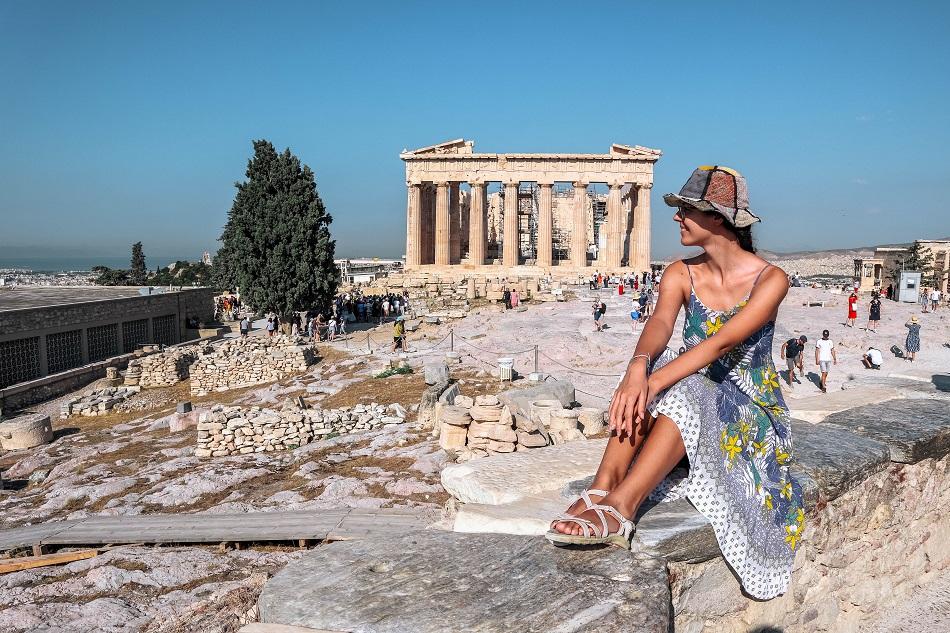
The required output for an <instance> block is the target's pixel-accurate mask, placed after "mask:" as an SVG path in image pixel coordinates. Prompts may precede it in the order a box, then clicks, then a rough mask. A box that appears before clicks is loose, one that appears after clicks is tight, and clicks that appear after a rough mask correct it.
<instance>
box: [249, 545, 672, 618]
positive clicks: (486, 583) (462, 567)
mask: <svg viewBox="0 0 950 633" xmlns="http://www.w3.org/2000/svg"><path fill="white" fill-rule="evenodd" d="M258 606H259V608H260V619H261V622H264V623H276V624H287V625H297V626H307V627H312V628H316V629H330V630H339V631H349V632H351V633H404V632H406V631H413V632H415V633H430V632H432V633H434V632H437V631H438V632H442V631H472V632H488V631H493V632H494V631H519V632H521V631H523V632H533V631H537V632H541V631H598V632H600V633H611V632H616V633H620V632H625V633H626V632H629V631H637V632H643V633H652V632H655V633H667V631H669V626H670V617H671V616H670V591H669V584H668V576H667V570H666V563H665V562H664V561H662V560H659V559H657V558H653V557H651V556H647V555H644V554H637V553H633V552H630V551H626V550H621V549H619V548H611V547H606V548H598V549H571V548H558V547H554V546H553V545H551V544H550V543H548V542H547V541H546V540H545V539H543V538H540V537H528V536H508V535H497V534H458V533H454V532H438V531H422V532H413V533H407V534H403V535H401V536H399V537H397V538H393V539H390V538H387V539H383V540H379V541H372V540H354V541H341V542H337V543H332V544H330V545H327V546H323V547H320V548H318V549H315V550H312V551H311V552H309V553H307V554H305V555H304V556H303V557H301V558H300V559H298V560H297V561H294V562H292V563H290V564H289V565H288V566H287V567H286V568H284V569H283V570H282V571H280V572H279V573H278V574H277V575H276V576H274V578H272V579H271V580H270V581H268V583H267V584H266V585H265V586H264V589H263V591H262V593H261V596H260V599H259V600H258Z"/></svg>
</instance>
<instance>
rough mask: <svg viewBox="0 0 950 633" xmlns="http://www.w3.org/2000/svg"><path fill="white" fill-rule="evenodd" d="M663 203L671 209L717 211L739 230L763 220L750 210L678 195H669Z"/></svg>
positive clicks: (664, 198) (665, 196) (664, 197)
mask: <svg viewBox="0 0 950 633" xmlns="http://www.w3.org/2000/svg"><path fill="white" fill-rule="evenodd" d="M663 202H665V203H666V204H667V205H668V206H671V207H692V208H694V209H698V210H700V211H715V212H716V213H719V214H720V215H722V217H724V218H726V219H727V220H729V222H731V223H732V224H733V226H736V227H738V228H744V227H747V226H752V225H753V224H755V223H756V222H761V221H762V218H760V217H759V216H757V215H756V214H754V213H752V212H751V211H749V210H748V209H732V208H730V207H726V206H723V205H721V204H716V203H715V202H710V201H709V200H702V199H700V198H687V197H686V196H681V195H679V194H676V193H668V194H666V195H664V196H663Z"/></svg>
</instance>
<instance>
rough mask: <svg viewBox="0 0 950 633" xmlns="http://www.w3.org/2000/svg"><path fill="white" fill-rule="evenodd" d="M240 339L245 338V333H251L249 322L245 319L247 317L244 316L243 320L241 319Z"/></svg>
mask: <svg viewBox="0 0 950 633" xmlns="http://www.w3.org/2000/svg"><path fill="white" fill-rule="evenodd" d="M240 327H241V337H242V338H243V337H245V336H247V333H248V332H250V331H251V320H250V319H249V318H247V315H246V314H245V315H244V318H243V319H241V326H240Z"/></svg>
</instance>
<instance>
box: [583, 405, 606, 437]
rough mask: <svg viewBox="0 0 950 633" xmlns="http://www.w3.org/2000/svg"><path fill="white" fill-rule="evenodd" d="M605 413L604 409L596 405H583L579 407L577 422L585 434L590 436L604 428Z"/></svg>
mask: <svg viewBox="0 0 950 633" xmlns="http://www.w3.org/2000/svg"><path fill="white" fill-rule="evenodd" d="M604 414H605V411H604V410H603V409H598V408H596V407H581V408H579V409H577V422H578V424H579V425H580V427H581V431H583V433H584V435H587V436H588V437H589V436H591V435H596V434H598V433H600V432H601V431H603V430H604Z"/></svg>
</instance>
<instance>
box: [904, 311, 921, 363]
mask: <svg viewBox="0 0 950 633" xmlns="http://www.w3.org/2000/svg"><path fill="white" fill-rule="evenodd" d="M904 327H906V328H907V338H906V339H904V349H906V350H907V359H908V360H909V361H910V362H914V358H916V356H917V352H919V351H920V319H918V318H917V315H916V314H915V315H913V316H912V317H910V321H908V322H907V323H905V324H904Z"/></svg>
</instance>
